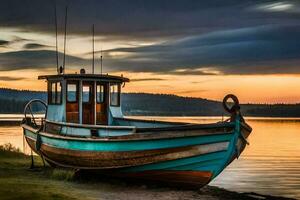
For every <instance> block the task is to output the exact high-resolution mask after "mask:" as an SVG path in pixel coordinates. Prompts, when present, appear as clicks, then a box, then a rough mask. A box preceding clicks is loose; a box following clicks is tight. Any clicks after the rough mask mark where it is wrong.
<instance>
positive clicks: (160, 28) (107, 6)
mask: <svg viewBox="0 0 300 200" xmlns="http://www.w3.org/2000/svg"><path fill="white" fill-rule="evenodd" d="M266 2H268V3H272V2H277V1H270V0H243V1H240V0H226V1H224V0H210V1H199V0H186V1H182V0H172V1H170V0H151V1H145V0H101V1H99V0H72V1H71V0H70V1H67V0H57V8H58V11H57V12H58V19H59V29H60V30H61V31H62V29H63V22H64V7H65V5H68V7H69V15H68V16H69V26H68V29H69V30H68V32H69V33H73V34H90V32H91V24H93V23H94V24H95V26H96V33H98V34H101V35H106V36H108V37H110V36H111V37H113V36H119V37H124V38H126V37H131V38H135V37H142V38H147V37H150V38H151V37H172V36H183V35H187V34H188V35H191V34H199V33H203V32H208V31H211V30H216V29H218V30H220V29H224V28H226V29H230V28H233V27H234V28H236V27H247V26H256V25H263V24H267V23H285V22H289V21H290V20H294V19H293V17H294V16H295V15H296V14H295V13H292V14H291V13H284V14H280V13H275V14H273V13H270V12H268V13H264V12H261V11H260V10H256V9H253V8H255V6H257V5H261V4H263V3H266ZM293 2H294V1H293ZM53 5H54V0H3V1H1V7H0V16H1V17H0V26H6V27H20V28H23V29H24V30H27V31H33V30H35V31H42V32H54V30H55V29H54V17H53V14H54V11H53Z"/></svg>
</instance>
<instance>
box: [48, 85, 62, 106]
mask: <svg viewBox="0 0 300 200" xmlns="http://www.w3.org/2000/svg"><path fill="white" fill-rule="evenodd" d="M48 104H52V105H59V104H61V82H49V88H48Z"/></svg>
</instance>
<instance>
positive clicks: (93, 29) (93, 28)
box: [92, 24, 95, 74]
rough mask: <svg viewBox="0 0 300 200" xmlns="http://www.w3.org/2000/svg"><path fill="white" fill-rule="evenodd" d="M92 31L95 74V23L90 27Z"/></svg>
mask: <svg viewBox="0 0 300 200" xmlns="http://www.w3.org/2000/svg"><path fill="white" fill-rule="evenodd" d="M92 31H93V65H92V67H93V74H95V25H94V24H93V27H92Z"/></svg>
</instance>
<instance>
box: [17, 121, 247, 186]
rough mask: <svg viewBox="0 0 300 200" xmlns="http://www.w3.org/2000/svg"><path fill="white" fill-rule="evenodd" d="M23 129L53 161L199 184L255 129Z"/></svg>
mask: <svg viewBox="0 0 300 200" xmlns="http://www.w3.org/2000/svg"><path fill="white" fill-rule="evenodd" d="M23 129H24V135H25V138H26V141H27V143H28V144H29V146H30V147H31V148H32V149H33V150H34V151H35V152H36V153H37V154H40V155H42V156H43V157H44V158H45V160H46V161H48V162H49V163H50V164H51V165H56V166H60V167H67V168H74V169H84V170H98V171H99V170H100V172H102V173H105V174H109V175H111V176H116V177H126V178H133V179H146V180H151V181H160V182H161V181H163V182H168V183H175V184H179V183H180V184H182V185H183V184H184V185H193V186H197V187H201V186H203V185H206V184H208V183H209V182H210V181H211V180H212V179H213V178H214V177H216V176H217V175H218V174H219V173H220V172H222V170H223V169H224V168H225V167H226V166H227V165H228V164H229V163H230V162H232V161H233V160H234V159H235V158H236V157H238V156H239V154H240V153H241V152H242V151H243V149H244V148H245V146H246V141H245V138H247V137H248V135H249V134H250V132H251V130H250V131H249V130H248V129H246V128H245V127H244V126H241V125H239V127H238V128H236V126H234V127H232V128H228V127H224V128H223V130H224V132H220V131H217V132H216V133H214V132H213V131H212V132H209V133H206V134H203V133H201V131H200V130H199V134H195V132H197V130H194V133H193V134H191V135H188V134H186V133H185V134H184V135H183V136H182V137H174V138H172V137H170V138H157V135H156V136H154V137H153V138H151V135H150V134H149V135H148V136H147V137H148V138H139V139H136V140H135V139H132V137H131V138H129V139H125V140H122V139H117V140H111V139H109V138H106V139H101V140H97V139H96V140H95V139H91V138H88V139H78V138H71V137H67V136H66V137H65V136H58V135H54V134H50V133H46V132H38V131H37V130H35V129H33V128H32V127H30V126H27V125H23ZM219 129H220V127H219ZM219 129H218V130H219ZM221 129H222V128H221ZM241 134H243V137H240V135H241ZM175 135H176V134H175Z"/></svg>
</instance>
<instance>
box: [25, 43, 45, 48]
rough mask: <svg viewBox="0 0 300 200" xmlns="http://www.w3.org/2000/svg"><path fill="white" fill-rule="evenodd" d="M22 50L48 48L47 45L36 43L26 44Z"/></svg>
mask: <svg viewBox="0 0 300 200" xmlns="http://www.w3.org/2000/svg"><path fill="white" fill-rule="evenodd" d="M23 48H24V49H42V48H49V46H48V45H43V44H38V43H27V44H25V45H24V46H23Z"/></svg>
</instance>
